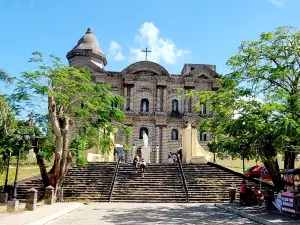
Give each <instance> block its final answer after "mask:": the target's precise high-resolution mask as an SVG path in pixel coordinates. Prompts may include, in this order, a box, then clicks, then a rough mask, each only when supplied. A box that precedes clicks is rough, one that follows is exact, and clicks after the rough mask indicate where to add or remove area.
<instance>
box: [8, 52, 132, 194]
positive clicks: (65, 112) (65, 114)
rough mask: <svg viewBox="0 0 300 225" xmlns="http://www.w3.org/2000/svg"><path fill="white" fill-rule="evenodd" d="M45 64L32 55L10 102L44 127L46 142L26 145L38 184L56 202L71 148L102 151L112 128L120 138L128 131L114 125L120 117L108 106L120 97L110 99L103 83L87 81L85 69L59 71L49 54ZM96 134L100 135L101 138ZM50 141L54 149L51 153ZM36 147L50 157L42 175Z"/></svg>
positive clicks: (58, 63)
mask: <svg viewBox="0 0 300 225" xmlns="http://www.w3.org/2000/svg"><path fill="white" fill-rule="evenodd" d="M50 59H51V62H50V64H49V63H46V62H45V60H44V58H43V55H42V53H40V52H34V53H33V58H31V59H30V62H34V63H37V64H38V69H37V70H36V71H33V72H23V73H22V77H21V79H20V80H19V81H18V83H17V88H16V90H15V93H14V94H13V95H12V96H11V99H12V100H13V102H14V104H15V106H17V107H16V108H18V109H20V108H21V107H22V106H27V110H28V106H29V107H30V109H31V111H30V115H32V116H33V117H36V118H37V121H39V122H40V123H39V124H40V125H41V124H42V125H44V128H46V129H44V132H45V133H46V134H47V138H46V139H44V140H43V141H40V139H38V138H33V139H32V141H33V145H34V146H35V147H34V151H35V152H36V153H37V161H38V165H39V166H40V170H41V175H42V178H43V181H44V185H45V186H47V185H52V186H53V187H54V188H55V196H56V198H57V199H59V197H60V196H59V195H60V189H61V185H62V183H63V181H64V178H65V176H66V174H67V172H68V168H69V167H70V165H71V163H72V152H74V146H75V150H76V146H77V147H78V148H77V150H78V149H80V148H82V145H84V146H101V149H102V150H103V151H110V149H111V148H110V147H111V145H112V141H111V139H110V135H111V133H112V132H114V129H115V127H119V129H122V130H123V131H124V132H125V133H126V134H128V133H129V130H128V128H127V127H124V126H122V125H121V123H120V122H121V121H122V120H124V119H125V114H124V113H123V112H122V111H121V110H120V109H119V108H116V107H113V105H122V104H123V102H124V99H123V98H122V97H121V96H119V95H114V94H112V93H111V92H110V90H109V89H110V87H109V86H108V85H106V84H97V83H95V82H92V80H93V76H92V74H91V73H90V72H89V71H88V70H86V69H77V68H74V67H70V66H65V65H63V64H62V62H61V60H60V59H59V58H58V57H55V56H53V55H51V56H50ZM113 103H114V104H113ZM46 105H47V106H48V107H47V111H46V113H44V114H42V113H40V112H41V111H42V112H43V110H41V109H40V107H43V106H46ZM45 115H46V117H45ZM44 119H46V120H44ZM47 127H48V128H47ZM100 129H102V130H103V131H104V132H103V135H101V137H100V136H99V131H100ZM47 131H48V132H47ZM52 140H53V141H54V142H55V145H54V146H55V148H54V149H53V148H51V143H52ZM74 141H75V142H78V143H77V145H76V144H75V145H74V144H73V145H72V146H71V150H72V152H71V151H70V147H69V145H70V143H72V142H74ZM49 142H50V143H49ZM41 147H44V148H46V149H47V150H49V151H50V152H51V149H52V150H54V153H55V156H54V163H53V166H52V168H51V169H50V171H48V172H47V171H46V167H45V162H44V157H43V156H45V153H46V152H47V151H45V150H44V151H43V150H42V148H41ZM49 151H48V152H49ZM73 155H74V154H73Z"/></svg>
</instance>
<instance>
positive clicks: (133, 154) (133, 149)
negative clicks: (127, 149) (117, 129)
mask: <svg viewBox="0 0 300 225" xmlns="http://www.w3.org/2000/svg"><path fill="white" fill-rule="evenodd" d="M135 151H136V147H135V145H133V146H132V159H134V157H135Z"/></svg>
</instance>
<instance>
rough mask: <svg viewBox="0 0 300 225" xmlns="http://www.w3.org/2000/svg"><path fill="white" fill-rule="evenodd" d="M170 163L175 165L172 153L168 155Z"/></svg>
mask: <svg viewBox="0 0 300 225" xmlns="http://www.w3.org/2000/svg"><path fill="white" fill-rule="evenodd" d="M168 162H169V163H173V159H172V152H170V153H169V154H168Z"/></svg>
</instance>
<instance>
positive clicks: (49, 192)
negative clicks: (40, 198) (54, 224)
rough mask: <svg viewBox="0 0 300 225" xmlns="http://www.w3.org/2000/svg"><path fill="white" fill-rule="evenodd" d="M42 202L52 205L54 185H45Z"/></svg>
mask: <svg viewBox="0 0 300 225" xmlns="http://www.w3.org/2000/svg"><path fill="white" fill-rule="evenodd" d="M44 203H45V205H52V204H53V203H54V187H52V186H51V185H49V186H48V187H46V190H45V197H44Z"/></svg>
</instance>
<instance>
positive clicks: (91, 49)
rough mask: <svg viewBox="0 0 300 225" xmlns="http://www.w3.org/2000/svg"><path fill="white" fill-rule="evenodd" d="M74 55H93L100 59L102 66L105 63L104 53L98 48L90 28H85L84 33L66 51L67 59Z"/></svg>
mask: <svg viewBox="0 0 300 225" xmlns="http://www.w3.org/2000/svg"><path fill="white" fill-rule="evenodd" d="M75 56H93V57H95V58H97V60H99V61H101V63H103V65H104V66H105V65H106V64H107V61H106V58H105V55H104V53H103V52H102V50H101V49H100V46H99V42H98V40H97V38H96V37H95V35H94V34H93V32H92V29H91V28H88V29H87V31H86V33H85V35H84V36H83V37H82V38H80V40H79V41H78V43H77V45H76V46H75V47H74V48H73V49H72V50H71V51H69V52H68V53H67V58H68V59H69V60H70V59H72V58H73V57H75Z"/></svg>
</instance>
